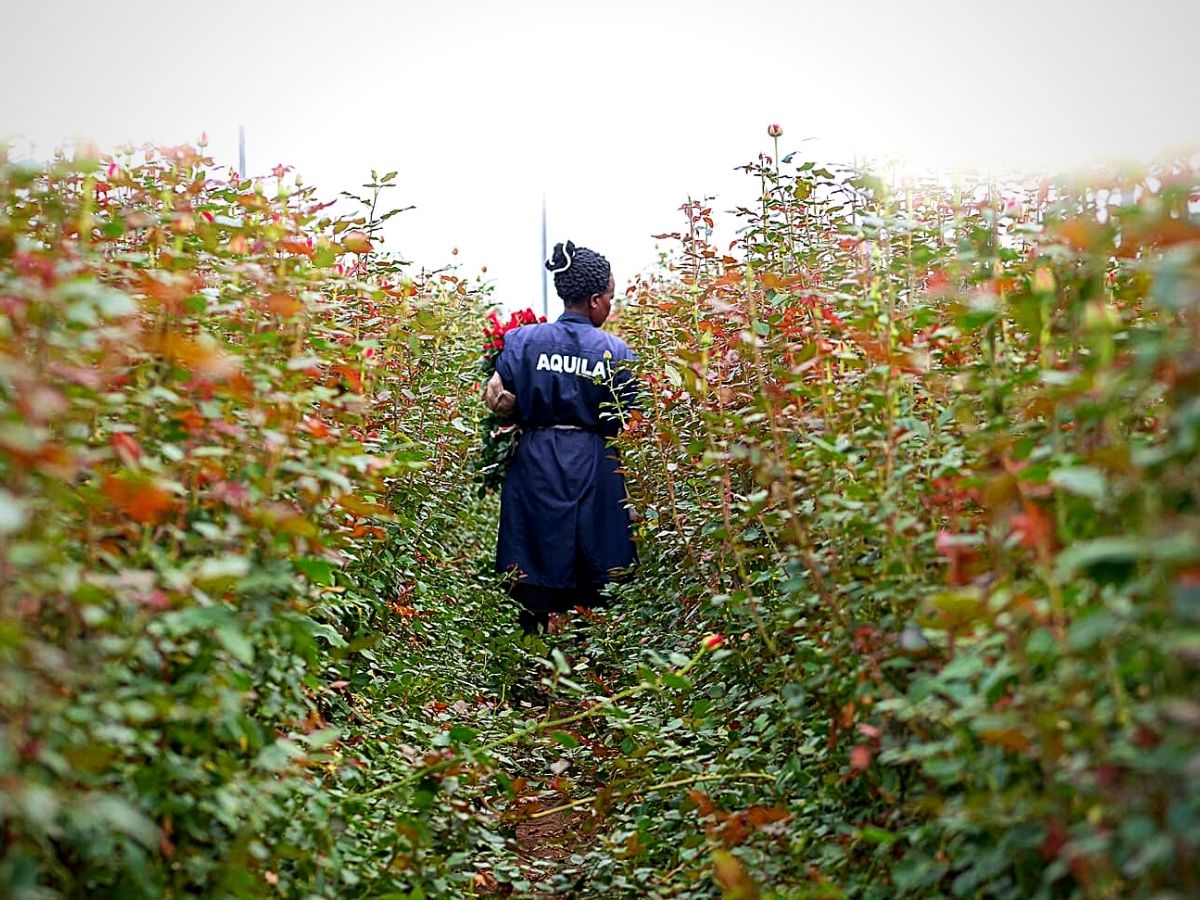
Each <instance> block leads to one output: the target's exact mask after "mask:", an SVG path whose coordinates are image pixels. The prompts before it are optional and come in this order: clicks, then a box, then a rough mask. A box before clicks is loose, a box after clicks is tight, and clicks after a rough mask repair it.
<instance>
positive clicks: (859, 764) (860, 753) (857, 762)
mask: <svg viewBox="0 0 1200 900" xmlns="http://www.w3.org/2000/svg"><path fill="white" fill-rule="evenodd" d="M871 756H872V754H871V748H870V747H868V746H867V745H865V744H858V745H857V746H855V747H851V748H850V768H852V769H857V770H858V771H860V772H862V771H864V770H865V769H868V768H870V766H871Z"/></svg>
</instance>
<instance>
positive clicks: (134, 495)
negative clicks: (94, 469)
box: [102, 473, 175, 525]
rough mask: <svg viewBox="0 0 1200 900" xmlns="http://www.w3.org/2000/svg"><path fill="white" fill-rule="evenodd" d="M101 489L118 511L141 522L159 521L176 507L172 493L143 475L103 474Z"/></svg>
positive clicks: (149, 523)
mask: <svg viewBox="0 0 1200 900" xmlns="http://www.w3.org/2000/svg"><path fill="white" fill-rule="evenodd" d="M102 490H103V491H104V495H105V496H106V497H108V499H109V500H110V501H112V503H113V504H114V505H115V506H116V507H117V508H118V509H120V510H121V512H123V513H124V514H125V515H127V516H128V517H129V518H131V519H133V520H134V521H136V522H141V523H143V524H148V525H151V524H154V523H156V522H158V521H160V520H161V519H162V517H163V515H165V514H166V513H167V512H168V511H169V510H171V509H172V508H173V507H174V506H175V499H174V498H173V497H172V496H171V494H170V493H169V492H168V491H167V490H166V489H164V488H163V487H161V486H160V485H159V484H158V483H157V482H156V481H155V480H154V479H152V478H150V477H149V476H145V475H137V474H132V473H127V474H123V475H105V476H104V478H103V483H102Z"/></svg>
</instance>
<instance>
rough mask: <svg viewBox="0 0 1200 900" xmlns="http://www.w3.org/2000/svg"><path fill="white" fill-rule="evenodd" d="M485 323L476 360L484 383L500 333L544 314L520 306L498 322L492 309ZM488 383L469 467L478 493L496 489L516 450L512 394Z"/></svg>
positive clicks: (495, 355) (501, 337)
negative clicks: (486, 400) (476, 448)
mask: <svg viewBox="0 0 1200 900" xmlns="http://www.w3.org/2000/svg"><path fill="white" fill-rule="evenodd" d="M487 318H488V324H487V325H485V326H484V328H483V356H482V358H481V361H480V366H479V368H480V372H481V374H482V375H483V384H485V385H487V384H489V382H491V381H492V376H493V375H495V374H496V359H497V358H498V357H499V356H500V352H501V351H502V350H503V349H504V336H505V335H506V334H508V333H509V332H510V331H512V330H513V329H515V328H520V327H521V326H522V325H536V324H537V323H539V322H545V321H546V317H545V316H539V315H537V314H536V313H535V312H534V311H533V310H531V309H522V310H518V311H517V312H515V313H513V314H512V315H511V316H509V318H508V321H507V322H501V321H500V317H499V316H498V315H497V314H496V313H494V312H493V313H488V317H487ZM498 381H499V379H497V381H496V383H493V384H492V387H491V389H490V390H489V395H490V396H489V403H488V410H487V413H486V414H485V415H484V416H483V417H482V418H481V419H480V420H479V455H478V457H477V458H476V459H475V460H474V461H473V463H472V466H471V470H472V472H473V473H474V476H475V482H476V483H477V484H478V485H479V493H480V496H483V495H486V494H490V493H491V492H492V491H496V490H499V489H500V487H501V486H502V485H503V484H504V473H505V471H506V470H507V469H508V463H509V460H511V459H512V456H513V454H514V453H515V452H516V450H517V438H518V437H519V436H520V428H519V427H518V426H517V423H516V422H515V421H513V418H512V415H513V413H514V412H515V398H513V397H512V395H511V394H509V393H508V392H507V391H503V392H502V394H503V396H498V395H499V394H500V393H501V391H502V386H501V385H499V384H498Z"/></svg>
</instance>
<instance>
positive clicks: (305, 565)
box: [292, 556, 336, 585]
mask: <svg viewBox="0 0 1200 900" xmlns="http://www.w3.org/2000/svg"><path fill="white" fill-rule="evenodd" d="M292 565H293V566H295V567H296V569H297V570H299V572H300V574H301V575H303V576H304V577H305V578H307V579H308V580H309V581H311V582H312V583H313V584H325V585H330V584H333V572H334V569H335V568H336V566H334V564H333V563H331V562H326V561H325V560H323V559H314V558H312V557H309V556H302V557H299V558H298V559H294V560H292Z"/></svg>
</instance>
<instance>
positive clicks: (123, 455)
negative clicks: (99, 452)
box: [109, 432, 142, 468]
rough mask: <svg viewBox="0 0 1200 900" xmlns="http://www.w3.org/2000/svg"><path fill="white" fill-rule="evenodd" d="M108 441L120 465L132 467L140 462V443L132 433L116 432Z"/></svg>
mask: <svg viewBox="0 0 1200 900" xmlns="http://www.w3.org/2000/svg"><path fill="white" fill-rule="evenodd" d="M109 443H111V444H112V448H113V450H115V451H116V453H117V458H118V459H119V460H120V461H121V465H123V466H125V467H127V468H133V467H134V466H136V465H137V464H138V463H139V462H141V460H142V445H141V444H139V443H138V442H137V438H135V437H133V435H129V434H124V433H120V432H118V433H117V434H114V435H113V436H112V438H110V440H109Z"/></svg>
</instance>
